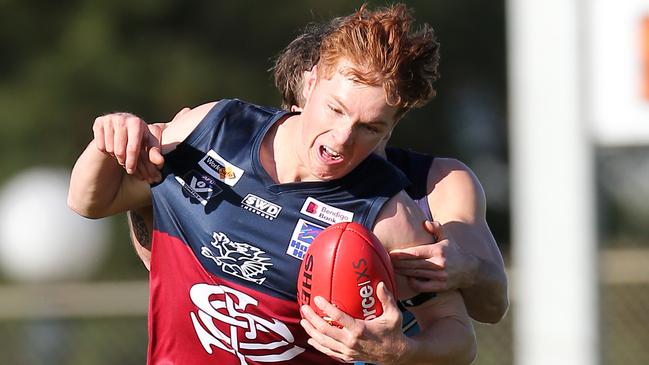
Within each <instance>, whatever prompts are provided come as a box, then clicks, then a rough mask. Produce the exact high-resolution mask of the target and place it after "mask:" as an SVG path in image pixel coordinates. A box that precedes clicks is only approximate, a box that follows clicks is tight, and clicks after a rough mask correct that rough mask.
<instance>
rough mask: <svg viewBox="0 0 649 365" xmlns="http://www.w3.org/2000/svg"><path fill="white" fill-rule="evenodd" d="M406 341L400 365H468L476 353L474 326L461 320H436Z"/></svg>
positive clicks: (456, 318) (459, 317)
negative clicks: (407, 343)
mask: <svg viewBox="0 0 649 365" xmlns="http://www.w3.org/2000/svg"><path fill="white" fill-rule="evenodd" d="M408 341H409V345H408V347H407V350H406V353H405V354H404V356H403V357H402V359H401V361H399V362H398V363H399V364H434V365H460V364H470V363H471V362H472V361H473V360H474V359H475V356H476V353H477V345H476V341H475V333H474V331H473V326H472V325H471V323H470V320H468V318H462V317H461V316H457V317H445V318H441V319H438V320H436V321H435V322H434V323H432V324H431V325H430V326H428V327H427V328H422V330H421V332H420V333H419V334H417V335H416V336H413V337H411V338H409V339H408Z"/></svg>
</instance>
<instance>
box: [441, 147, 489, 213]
mask: <svg viewBox="0 0 649 365" xmlns="http://www.w3.org/2000/svg"><path fill="white" fill-rule="evenodd" d="M428 204H429V206H430V208H431V213H432V214H433V217H435V219H436V220H444V217H446V216H447V215H453V216H467V217H474V216H476V215H484V212H485V209H486V199H485V193H484V189H483V188H482V185H481V184H480V181H479V180H478V178H477V176H476V175H475V173H473V171H472V170H471V169H470V168H469V167H468V166H467V165H466V164H464V163H463V162H461V161H459V160H457V159H453V158H436V159H435V160H433V163H432V164H431V166H430V170H429V172H428Z"/></svg>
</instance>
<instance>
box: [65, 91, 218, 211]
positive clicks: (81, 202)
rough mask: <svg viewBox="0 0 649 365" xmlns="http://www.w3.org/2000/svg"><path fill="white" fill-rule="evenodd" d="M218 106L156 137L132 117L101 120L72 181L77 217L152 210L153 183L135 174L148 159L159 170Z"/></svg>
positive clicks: (186, 117)
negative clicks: (144, 157) (143, 159)
mask: <svg viewBox="0 0 649 365" xmlns="http://www.w3.org/2000/svg"><path fill="white" fill-rule="evenodd" d="M214 104H215V103H208V104H204V105H201V106H199V107H197V108H195V109H193V110H191V111H190V112H187V113H185V114H183V115H182V116H181V117H180V118H179V120H178V121H177V122H176V123H173V124H172V125H170V126H168V127H167V128H165V129H164V131H161V132H160V135H155V134H154V133H153V132H152V131H151V130H150V129H149V128H150V126H148V125H147V124H146V123H145V122H144V121H143V120H141V119H140V118H138V117H136V116H134V115H132V114H127V113H114V114H109V115H105V116H102V117H99V118H97V119H96V120H95V124H94V126H93V132H94V139H93V140H92V141H91V142H90V144H89V145H88V147H87V148H86V149H85V150H84V152H83V153H82V154H81V156H80V157H79V159H78V160H77V162H76V163H75V166H74V168H73V169H72V176H71V179H70V189H69V192H68V205H69V206H70V208H71V209H72V210H74V211H75V212H77V213H79V214H81V215H83V216H86V217H89V218H101V217H106V216H110V215H113V214H116V213H120V212H125V211H127V210H131V209H136V208H140V207H144V206H148V205H150V204H151V192H150V189H149V183H148V182H147V181H143V180H140V179H139V178H137V177H136V176H135V175H134V174H135V173H136V169H137V166H138V159H140V156H141V155H142V154H143V153H148V158H149V159H151V160H152V161H154V163H155V164H156V165H159V166H161V165H162V163H163V162H164V159H163V158H162V154H163V153H166V152H168V151H170V150H171V149H173V148H175V146H176V145H177V144H178V143H179V142H180V141H182V140H183V139H185V137H186V136H187V135H189V133H190V132H191V131H192V130H194V128H195V127H196V126H197V125H198V123H200V121H201V120H202V119H203V117H204V116H205V115H206V114H207V112H208V111H209V110H210V109H211V108H212V107H213V106H214Z"/></svg>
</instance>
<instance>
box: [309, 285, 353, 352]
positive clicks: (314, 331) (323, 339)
mask: <svg viewBox="0 0 649 365" xmlns="http://www.w3.org/2000/svg"><path fill="white" fill-rule="evenodd" d="M320 299H322V298H320ZM325 302H326V301H325ZM316 304H317V303H316ZM321 304H322V303H321ZM318 307H320V306H318ZM323 307H326V305H323ZM300 311H301V312H302V317H303V319H302V320H301V321H300V325H301V326H302V328H304V330H305V332H306V333H307V334H308V335H309V337H310V338H309V340H308V343H309V344H310V345H311V346H313V347H315V348H316V349H317V350H318V351H320V352H322V353H324V354H326V355H329V356H331V357H334V358H337V359H340V360H342V361H351V360H352V357H351V356H350V353H349V348H348V347H347V346H345V345H344V344H343V343H342V342H341V341H339V340H338V339H337V338H344V333H342V332H343V331H344V330H343V329H340V328H338V327H335V326H332V325H331V324H330V323H329V322H327V321H326V320H324V319H323V318H322V317H320V316H319V315H318V314H316V312H315V311H314V310H313V308H311V307H309V306H308V305H303V306H302V307H301V308H300Z"/></svg>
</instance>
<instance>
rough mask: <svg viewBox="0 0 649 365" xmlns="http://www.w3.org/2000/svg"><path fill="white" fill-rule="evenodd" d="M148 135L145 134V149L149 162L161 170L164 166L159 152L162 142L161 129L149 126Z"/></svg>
mask: <svg viewBox="0 0 649 365" xmlns="http://www.w3.org/2000/svg"><path fill="white" fill-rule="evenodd" d="M148 127H149V133H148V134H147V136H146V138H147V147H148V150H149V156H148V157H149V161H151V163H152V164H154V165H155V166H156V167H157V168H158V169H161V168H162V165H163V164H164V157H163V156H162V152H161V151H160V145H161V141H162V128H160V126H159V125H155V124H153V125H149V126H148Z"/></svg>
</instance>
